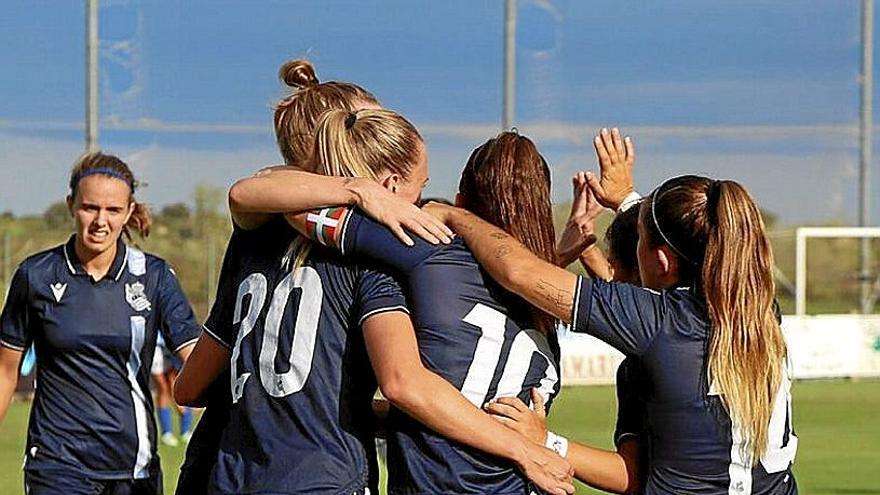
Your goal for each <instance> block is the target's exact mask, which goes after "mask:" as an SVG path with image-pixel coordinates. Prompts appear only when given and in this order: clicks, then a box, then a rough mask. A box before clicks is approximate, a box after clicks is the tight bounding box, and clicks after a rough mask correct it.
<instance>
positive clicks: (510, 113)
mask: <svg viewBox="0 0 880 495" xmlns="http://www.w3.org/2000/svg"><path fill="white" fill-rule="evenodd" d="M515 108H516V0H506V2H505V3H504V109H503V115H502V117H501V130H503V131H506V130H510V128H511V127H513V119H514V110H515Z"/></svg>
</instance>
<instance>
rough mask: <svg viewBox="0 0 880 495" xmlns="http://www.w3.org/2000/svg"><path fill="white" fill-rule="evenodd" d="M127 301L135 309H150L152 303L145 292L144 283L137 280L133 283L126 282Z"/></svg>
mask: <svg viewBox="0 0 880 495" xmlns="http://www.w3.org/2000/svg"><path fill="white" fill-rule="evenodd" d="M125 301H126V302H127V303H128V305H129V306H131V307H132V308H134V310H135V311H149V310H150V307H151V304H150V300H149V299H147V295H146V294H144V284H142V283H140V282H135V283H133V284H125Z"/></svg>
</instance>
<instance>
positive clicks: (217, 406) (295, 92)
mask: <svg viewBox="0 0 880 495" xmlns="http://www.w3.org/2000/svg"><path fill="white" fill-rule="evenodd" d="M278 77H279V78H280V79H281V80H282V81H283V82H284V84H285V85H287V86H288V87H289V88H291V90H292V91H291V93H290V94H289V95H288V96H287V97H286V98H284V99H282V100H281V101H280V102H278V104H277V105H276V106H275V113H274V118H273V122H274V128H275V137H276V140H277V143H278V149H279V151H280V152H281V155H282V156H283V157H284V161H285V163H286V164H287V165H292V166H298V167H310V166H311V160H310V157H311V155H312V148H313V143H314V128H315V123H316V122H317V120H318V117H320V116H321V115H322V114H323V113H324V112H325V111H327V110H330V109H334V108H338V109H343V110H358V109H367V108H380V104H379V101H378V100H377V99H376V97H375V96H373V95H372V94H371V93H370V92H369V91H367V90H365V89H364V88H361V87H360V86H358V85H356V84H351V83H347V82H339V81H325V82H321V81H319V80H318V76H317V74H316V72H315V67H314V66H313V65H312V64H311V63H310V62H309V61H307V60H302V59H297V60H289V61H287V62H285V63H284V64H283V65H282V66H281V67H280V68H279V71H278ZM259 194H262V192H259ZM230 206H231V210H232V212H233V225H234V229H233V233H232V236H231V238H230V240H229V244H228V245H227V248H226V253H227V254H226V256H225V257H224V261H223V266H224V267H225V266H226V265H227V264H229V263H232V262H235V261H234V260H230V258H231V257H233V254H232V253H237V252H240V251H241V247H240V244H242V243H245V242H247V241H246V239H247V238H249V237H251V235H250V232H251V231H254V230H256V228H257V227H259V226H260V225H262V224H264V223H265V222H267V221H268V220H269V219H270V218H271V216H270V215H265V214H260V213H255V212H249V211H246V210H244V209H243V208H240V207H239V205H237V204H236V203H235V201H233V202H232V203H231V205H230ZM407 225H412V224H407ZM227 271H229V270H227V269H225V268H224V269H222V270H221V278H222V277H224V276H225V274H226V272H227ZM221 290H223V289H222V288H221V287H219V286H218V297H217V299H218V300H221V299H223V297H224V295H223V294H222V293H221V292H220V291H221ZM233 290H236V289H235V288H233ZM215 310H216V311H215ZM219 310H220V305H215V306H214V307H213V308H212V311H211V314H210V315H209V317H208V320H207V321H206V322H205V326H206V327H207V328H208V329H211V328H214V327H215V326H217V325H219V324H221V322H218V321H217V319H218V314H219ZM231 401H232V399H231V397H230V393H229V377H228V373H227V374H225V375H224V376H222V377H220V378H218V380H217V381H216V383H215V384H213V385H212V386H211V389H210V391H209V392H208V393H206V394H203V397H202V402H201V405H204V406H206V407H205V411H204V413H202V417H201V418H200V420H199V422H198V425H197V426H196V429H195V431H194V433H193V436H192V438H191V439H190V442H189V445H188V447H187V450H186V458H185V459H184V462H183V464H182V465H181V467H180V476H179V477H178V480H177V490H176V493H177V494H179V495H189V494H190V493H203V492H205V490H206V487H207V486H208V481H209V480H210V474H211V470H212V469H213V468H214V464H215V463H216V460H217V450H218V448H219V442H220V436H221V433H222V431H223V429H224V428H225V427H226V423H227V422H228V417H229V408H230V405H231Z"/></svg>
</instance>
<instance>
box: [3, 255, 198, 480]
mask: <svg viewBox="0 0 880 495" xmlns="http://www.w3.org/2000/svg"><path fill="white" fill-rule="evenodd" d="M74 241H75V238H74V237H71V239H70V241H68V242H67V244H63V245H61V246H58V247H55V248H53V249H50V250H47V251H44V252H41V253H39V254H35V255H33V256H31V257H29V258H27V259H26V260H25V261H24V262H23V263H22V264H21V265H20V266H19V268H18V271H17V272H16V273H15V277H14V278H13V281H12V286H11V287H10V291H9V295H8V297H7V300H6V305H5V307H4V309H3V315H2V318H0V343H2V345H4V346H7V347H10V348H12V349H16V350H21V351H24V350H25V349H26V348H27V347H28V346H30V345H31V343H33V345H34V347H35V349H36V352H37V356H38V358H37V359H38V366H37V383H38V386H37V389H36V395H35V396H34V402H33V406H32V409H31V417H30V423H29V425H28V439H27V460H26V463H25V469H27V470H44V469H45V470H51V469H61V470H63V469H75V470H77V471H79V472H81V473H84V474H85V475H86V476H87V477H89V478H93V479H123V478H138V479H140V478H146V477H147V476H149V468H150V467H151V465H152V464H153V463H154V462H157V460H158V459H157V456H156V442H155V440H156V426H155V422H154V419H153V401H152V396H151V395H150V386H149V384H150V363H151V362H152V359H153V353H154V351H155V347H156V338H157V335H158V333H159V332H160V331H161V333H162V335H163V336H164V338H165V342H166V343H167V344H168V346H169V347H170V348H171V349H172V350H173V351H175V352H176V351H177V350H179V349H180V348H181V347H183V346H185V345H187V344H191V343H193V342H194V341H195V339H196V338H197V337H198V334H199V326H198V325H197V323H196V321H195V317H194V315H193V312H192V309H191V308H190V306H189V303H188V302H187V301H186V298H185V297H184V295H183V292H182V290H181V289H180V285H179V284H178V283H177V279H176V278H175V276H174V274H173V272H172V271H171V270H170V269H169V267H168V265H167V264H166V263H165V262H164V261H163V260H161V259H159V258H157V257H155V256H152V255H149V254H145V253H143V252H141V251H138V250H137V249H134V248H132V247H129V246H126V245H125V243H123V242H122V241H119V243H118V244H117V255H116V258H115V260H114V261H113V264H112V266H111V268H110V271H109V272H108V273H107V275H106V276H105V277H104V278H103V279H101V280H99V281H97V282H95V281H94V280H92V278H91V276H90V275H89V274H88V273H86V271H85V270H84V269H83V267H82V265H81V264H80V262H79V260H78V258H77V257H76V253H75V252H74Z"/></svg>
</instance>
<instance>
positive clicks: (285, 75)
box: [278, 59, 318, 88]
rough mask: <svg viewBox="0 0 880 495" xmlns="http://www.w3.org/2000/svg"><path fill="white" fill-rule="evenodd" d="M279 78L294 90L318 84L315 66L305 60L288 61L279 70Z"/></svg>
mask: <svg viewBox="0 0 880 495" xmlns="http://www.w3.org/2000/svg"><path fill="white" fill-rule="evenodd" d="M278 77H279V78H280V79H281V80H282V81H284V84H286V85H288V86H290V87H292V88H305V87H307V86H313V85H315V84H318V76H317V75H315V66H314V65H312V63H311V62H309V61H308V60H304V59H296V60H288V61H287V62H284V65H282V66H281V68H280V69H278Z"/></svg>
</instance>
